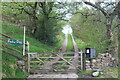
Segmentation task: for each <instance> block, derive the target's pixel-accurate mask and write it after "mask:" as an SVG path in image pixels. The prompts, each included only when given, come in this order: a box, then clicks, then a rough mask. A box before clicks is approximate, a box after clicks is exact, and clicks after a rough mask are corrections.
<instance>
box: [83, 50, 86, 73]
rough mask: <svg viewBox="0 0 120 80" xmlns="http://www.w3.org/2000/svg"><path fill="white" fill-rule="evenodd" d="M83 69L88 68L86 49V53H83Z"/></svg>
mask: <svg viewBox="0 0 120 80" xmlns="http://www.w3.org/2000/svg"><path fill="white" fill-rule="evenodd" d="M82 68H83V71H85V70H86V56H85V51H84V53H83V67H82Z"/></svg>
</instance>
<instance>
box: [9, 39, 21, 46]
mask: <svg viewBox="0 0 120 80" xmlns="http://www.w3.org/2000/svg"><path fill="white" fill-rule="evenodd" d="M8 43H10V44H11V45H16V46H22V45H23V41H22V40H15V39H8Z"/></svg>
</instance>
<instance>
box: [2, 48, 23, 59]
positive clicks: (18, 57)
mask: <svg viewBox="0 0 120 80" xmlns="http://www.w3.org/2000/svg"><path fill="white" fill-rule="evenodd" d="M2 52H4V53H7V54H9V55H11V56H13V57H15V58H17V59H19V60H24V61H25V59H24V58H22V57H20V56H17V55H15V54H13V53H10V52H8V51H5V50H3V49H2Z"/></svg>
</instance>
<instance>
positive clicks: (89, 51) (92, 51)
mask: <svg viewBox="0 0 120 80" xmlns="http://www.w3.org/2000/svg"><path fill="white" fill-rule="evenodd" d="M85 54H86V58H95V57H96V55H95V49H94V48H86V49H85Z"/></svg>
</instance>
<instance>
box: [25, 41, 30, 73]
mask: <svg viewBox="0 0 120 80" xmlns="http://www.w3.org/2000/svg"><path fill="white" fill-rule="evenodd" d="M26 52H27V54H26V55H27V61H26V71H27V72H29V70H30V54H28V53H29V42H28V41H27V42H26Z"/></svg>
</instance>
